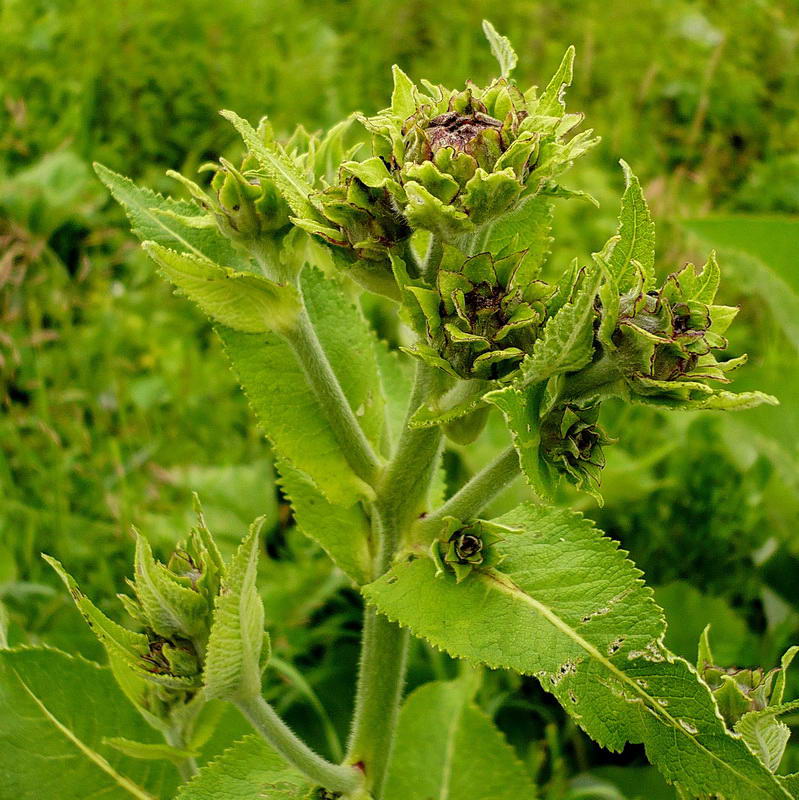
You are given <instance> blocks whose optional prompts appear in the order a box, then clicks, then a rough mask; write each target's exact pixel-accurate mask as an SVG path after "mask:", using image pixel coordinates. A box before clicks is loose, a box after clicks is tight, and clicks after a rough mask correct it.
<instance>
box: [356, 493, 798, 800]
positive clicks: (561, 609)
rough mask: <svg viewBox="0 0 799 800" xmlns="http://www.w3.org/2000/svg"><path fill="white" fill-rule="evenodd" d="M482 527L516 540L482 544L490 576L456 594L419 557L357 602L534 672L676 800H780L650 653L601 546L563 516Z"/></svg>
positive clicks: (695, 688)
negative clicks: (695, 798)
mask: <svg viewBox="0 0 799 800" xmlns="http://www.w3.org/2000/svg"><path fill="white" fill-rule="evenodd" d="M495 522H497V523H500V524H502V525H505V526H507V527H508V528H515V529H518V530H519V531H520V532H519V533H516V534H508V535H507V536H506V537H505V538H504V539H503V540H501V541H499V542H497V543H496V544H494V545H492V559H493V561H494V563H496V564H498V566H497V567H496V568H475V569H473V570H472V573H471V574H470V575H469V576H468V578H467V579H466V580H464V581H463V582H462V583H460V584H457V583H456V581H455V577H454V576H453V575H451V574H450V573H448V572H445V573H444V574H442V575H441V576H439V577H436V566H435V564H434V563H433V561H432V559H430V558H427V557H420V558H415V559H413V560H405V561H403V562H401V563H399V564H397V565H396V566H394V567H393V568H392V569H391V570H390V571H389V572H388V573H387V574H386V575H384V576H383V577H381V578H380V579H379V580H377V581H375V582H374V583H372V584H369V585H368V586H366V587H364V588H363V589H362V591H363V593H364V595H365V596H366V598H367V600H368V601H369V602H370V603H372V604H374V605H375V606H376V607H377V609H378V610H379V611H381V612H382V613H384V614H386V615H387V616H388V617H389V618H390V619H392V620H395V621H397V622H399V623H400V624H401V625H405V626H407V627H409V628H410V629H411V630H412V631H413V632H414V633H415V634H416V635H417V636H421V637H423V638H425V639H427V640H428V641H430V642H431V643H432V644H434V645H435V646H437V647H440V648H443V649H445V650H447V652H449V653H450V654H451V655H454V656H456V657H460V658H469V659H472V660H475V661H479V662H483V663H486V664H488V665H489V666H492V667H506V668H511V669H514V670H516V671H518V672H522V673H525V674H530V675H535V676H536V677H537V678H538V680H539V681H540V682H541V685H542V686H543V687H544V688H545V689H546V690H547V691H549V692H551V693H552V694H554V695H555V696H556V697H557V698H558V700H559V701H560V703H561V704H562V705H563V707H564V709H565V710H566V711H567V712H568V713H569V714H570V715H571V716H572V717H573V718H574V720H575V722H576V723H577V724H578V725H580V727H582V728H583V729H584V730H585V731H586V732H587V733H588V734H589V735H590V736H591V737H592V738H594V739H595V740H596V741H597V742H599V743H600V744H601V745H603V746H604V747H607V748H609V749H611V750H620V749H621V748H622V747H623V746H624V745H625V743H627V742H642V743H643V744H644V745H645V747H646V753H647V756H648V758H649V760H650V761H651V762H652V763H653V764H654V765H655V766H656V767H657V768H658V769H659V770H660V771H661V772H662V773H663V775H664V776H665V777H666V779H667V780H669V781H672V782H676V783H678V784H679V785H680V786H681V787H682V788H683V789H685V790H686V791H687V792H688V793H689V794H690V793H694V794H696V795H708V794H721V795H723V796H724V797H725V798H727V800H766V799H767V798H774V799H776V798H781V799H783V800H784V798H786V797H790V795H789V794H788V793H787V792H786V791H785V790H784V789H783V788H782V787H781V786H780V784H779V782H778V781H777V779H776V778H775V777H774V776H773V775H771V773H769V772H768V770H767V769H766V768H765V767H764V766H763V765H762V764H761V763H760V762H759V761H758V759H757V758H756V757H755V756H753V755H752V753H751V752H749V750H748V749H747V748H746V746H745V745H744V743H743V742H742V741H740V740H739V739H737V738H734V737H733V736H731V735H730V734H729V733H728V732H727V731H726V729H725V728H724V724H723V722H722V720H721V718H720V716H719V714H718V712H717V709H716V706H715V703H714V702H713V699H712V696H711V694H710V691H709V689H708V688H707V686H706V685H705V684H704V683H702V682H700V681H699V679H698V677H697V675H696V672H695V670H694V669H693V668H692V667H691V666H690V665H688V663H687V662H685V661H684V660H682V659H680V658H677V657H676V656H674V655H673V654H671V653H669V652H668V651H666V650H665V648H664V647H663V646H662V643H661V641H662V637H663V635H664V631H665V622H664V619H663V615H662V612H661V611H660V609H659V608H658V607H657V606H656V605H655V603H654V601H653V599H652V593H651V591H650V590H649V589H648V588H647V587H646V586H644V584H643V582H642V581H641V579H640V574H641V573H640V572H639V571H638V570H637V569H636V568H635V567H634V566H633V565H632V564H631V563H630V562H629V561H628V560H626V558H625V555H626V554H625V553H623V552H620V551H619V550H618V549H617V544H616V543H615V542H613V541H612V540H610V539H608V538H606V537H604V536H603V535H602V534H601V532H599V531H597V530H596V529H595V528H594V527H593V526H592V525H591V523H589V522H588V521H586V520H584V519H582V518H581V517H580V516H578V515H576V514H574V513H572V512H569V511H564V510H557V509H552V508H545V507H540V506H534V505H530V504H526V505H522V506H520V507H519V508H517V509H515V510H514V511H512V512H510V513H508V514H505V515H504V516H502V517H500V518H498V519H497V520H495Z"/></svg>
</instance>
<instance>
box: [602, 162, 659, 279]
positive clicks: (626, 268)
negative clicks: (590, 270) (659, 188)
mask: <svg viewBox="0 0 799 800" xmlns="http://www.w3.org/2000/svg"><path fill="white" fill-rule="evenodd" d="M620 163H621V166H622V169H623V170H624V179H625V182H626V188H625V190H624V194H623V195H622V198H621V212H620V213H619V227H618V229H617V231H616V235H617V236H618V237H619V240H618V241H617V242H616V245H615V247H614V248H613V250H612V252H611V253H610V256H609V257H608V269H609V270H610V273H611V275H613V277H614V278H615V279H616V284H617V285H618V287H619V292H620V293H621V294H625V293H627V292H629V291H630V290H631V289H633V288H635V286H636V282H637V273H638V267H640V269H641V270H643V274H644V289H648V288H650V287H651V286H652V284H653V283H654V280H655V223H654V222H652V216H651V214H650V213H649V207H648V206H647V204H646V198H645V197H644V193H643V191H642V190H641V184H640V182H639V181H638V178H636V177H635V175H633V173H632V171H631V170H630V167H629V165H628V164H627V162H626V161H621V162H620Z"/></svg>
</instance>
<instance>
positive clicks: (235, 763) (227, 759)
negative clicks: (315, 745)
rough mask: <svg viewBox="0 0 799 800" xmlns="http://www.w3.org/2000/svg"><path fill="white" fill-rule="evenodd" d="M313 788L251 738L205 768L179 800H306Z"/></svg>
mask: <svg viewBox="0 0 799 800" xmlns="http://www.w3.org/2000/svg"><path fill="white" fill-rule="evenodd" d="M311 788H312V787H311V784H310V783H309V782H308V780H307V778H305V777H304V776H303V775H301V774H300V773H299V772H297V771H296V770H294V769H292V768H291V767H289V766H288V765H287V764H286V762H285V761H283V759H281V758H280V757H279V756H278V755H277V754H276V753H275V752H274V751H273V750H271V749H270V748H269V747H268V746H267V744H266V743H265V742H264V741H263V740H262V739H261V738H260V737H258V736H247V737H245V738H244V739H242V740H241V741H240V742H237V743H236V744H235V745H233V747H231V748H230V749H229V750H227V751H225V753H223V754H222V755H221V756H220V757H219V758H217V759H216V760H215V761H212V762H211V763H210V764H207V765H206V766H205V767H203V768H202V769H201V770H200V772H199V773H198V774H197V775H196V776H195V777H194V778H193V779H192V780H191V781H189V783H187V784H185V785H184V786H182V787H181V789H180V791H179V792H178V793H177V795H176V797H175V800H265V799H266V798H269V800H306V798H308V797H309V792H310V790H311Z"/></svg>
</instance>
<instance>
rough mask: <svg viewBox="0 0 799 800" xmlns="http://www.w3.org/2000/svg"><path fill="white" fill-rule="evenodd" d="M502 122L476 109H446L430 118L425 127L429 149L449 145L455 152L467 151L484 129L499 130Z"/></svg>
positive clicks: (436, 150) (436, 149) (437, 148)
mask: <svg viewBox="0 0 799 800" xmlns="http://www.w3.org/2000/svg"><path fill="white" fill-rule="evenodd" d="M501 128H502V123H501V122H500V121H499V120H498V119H494V117H490V116H489V115H488V114H483V113H482V112H480V111H476V112H474V113H471V114H461V113H459V112H457V111H447V112H446V113H445V114H439V115H438V116H437V117H433V119H431V120H430V124H429V125H428V127H427V138H428V141H429V142H430V149H431V150H432V151H433V152H434V153H436V152H438V151H439V150H440V149H441V148H442V147H451V148H452V149H453V150H454V151H455V152H456V153H463V152H468V151H469V149H470V148H469V146H470V145H471V143H472V142H473V141H474V140H475V139H477V138H478V137H479V136H480V135H481V134H482V133H483V131H485V130H489V129H494V130H497V131H498V130H500V129H501Z"/></svg>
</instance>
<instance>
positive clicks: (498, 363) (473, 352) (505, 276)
mask: <svg viewBox="0 0 799 800" xmlns="http://www.w3.org/2000/svg"><path fill="white" fill-rule="evenodd" d="M524 256H525V253H524V252H520V253H514V254H513V255H510V256H506V257H505V258H500V259H496V260H495V259H494V257H493V256H492V255H491V254H490V253H480V254H479V255H476V256H472V257H471V258H467V257H466V256H465V255H464V254H463V253H462V252H461V251H459V250H458V249H456V248H454V247H450V246H445V247H444V253H443V257H442V260H441V266H440V268H439V271H438V275H437V278H436V288H435V289H432V288H426V287H424V286H411V287H409V290H410V291H411V292H412V293H413V294H414V295H415V297H416V300H417V301H418V303H419V306H420V308H421V310H422V313H423V315H424V319H425V334H426V338H427V344H426V345H424V344H419V345H417V346H416V347H415V348H413V349H412V350H411V351H410V352H412V353H413V354H414V355H416V356H418V357H419V358H421V359H423V360H424V361H425V362H426V363H428V364H431V365H432V366H436V367H440V368H441V369H443V370H444V371H445V372H448V373H449V374H450V375H453V376H454V377H460V378H464V379H469V378H482V379H485V380H494V379H498V378H504V377H506V376H507V375H509V374H510V373H512V372H513V371H514V370H515V369H516V368H517V367H518V365H519V363H520V362H521V360H522V359H523V358H524V356H525V354H526V353H528V352H530V350H531V348H532V346H533V343H534V342H535V340H536V337H537V335H538V331H539V328H540V326H541V324H542V323H543V321H544V317H545V314H546V306H545V304H544V300H545V299H546V297H547V296H548V295H550V294H551V290H550V288H549V287H548V286H547V284H545V283H544V282H543V281H538V280H530V279H528V278H527V276H526V275H525V274H524V270H520V266H521V264H522V260H523V258H524Z"/></svg>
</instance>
